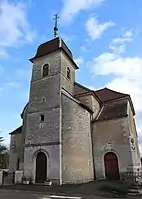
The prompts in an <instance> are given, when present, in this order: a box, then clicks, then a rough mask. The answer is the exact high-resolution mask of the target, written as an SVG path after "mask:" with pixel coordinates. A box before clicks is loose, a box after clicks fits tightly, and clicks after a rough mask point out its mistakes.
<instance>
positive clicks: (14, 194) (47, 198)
mask: <svg viewBox="0 0 142 199" xmlns="http://www.w3.org/2000/svg"><path fill="white" fill-rule="evenodd" d="M0 199H90V197H78V196H74V197H73V196H61V195H60V196H59V195H46V194H44V193H38V192H37V193H36V192H32V191H19V190H7V189H0ZM93 199H103V198H101V197H93Z"/></svg>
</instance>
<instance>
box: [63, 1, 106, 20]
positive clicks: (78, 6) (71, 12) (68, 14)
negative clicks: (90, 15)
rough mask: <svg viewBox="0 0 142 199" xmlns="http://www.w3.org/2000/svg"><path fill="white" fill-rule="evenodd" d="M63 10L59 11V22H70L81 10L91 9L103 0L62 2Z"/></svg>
mask: <svg viewBox="0 0 142 199" xmlns="http://www.w3.org/2000/svg"><path fill="white" fill-rule="evenodd" d="M62 1H63V8H62V10H61V14H60V17H61V22H63V23H67V22H70V21H72V19H73V18H74V17H75V15H77V14H78V13H79V12H80V11H81V10H88V9H91V8H92V7H93V8H94V7H96V6H99V5H101V4H102V3H103V2H104V1H105V0H77V1H76V0H68V1H67V0H62Z"/></svg>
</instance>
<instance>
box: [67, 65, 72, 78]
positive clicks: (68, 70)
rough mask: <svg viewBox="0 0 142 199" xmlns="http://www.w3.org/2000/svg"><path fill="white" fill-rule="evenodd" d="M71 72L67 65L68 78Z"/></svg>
mask: <svg viewBox="0 0 142 199" xmlns="http://www.w3.org/2000/svg"><path fill="white" fill-rule="evenodd" d="M70 73H71V72H70V69H69V67H67V78H68V79H71V77H70V76H71V74H70Z"/></svg>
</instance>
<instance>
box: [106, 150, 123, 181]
mask: <svg viewBox="0 0 142 199" xmlns="http://www.w3.org/2000/svg"><path fill="white" fill-rule="evenodd" d="M104 164H105V176H106V179H108V180H119V178H120V176H119V168H118V159H117V156H116V154H115V153H113V152H109V153H106V154H105V156H104Z"/></svg>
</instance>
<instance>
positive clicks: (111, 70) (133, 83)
mask: <svg viewBox="0 0 142 199" xmlns="http://www.w3.org/2000/svg"><path fill="white" fill-rule="evenodd" d="M133 35H134V34H133V33H132V31H131V30H129V31H126V32H124V33H123V34H122V36H121V37H120V38H116V39H114V40H112V42H111V46H112V47H114V48H110V46H109V49H110V50H111V51H112V52H109V51H108V52H105V53H103V54H101V55H100V56H98V57H96V58H94V59H93V61H92V63H91V65H92V66H93V72H94V75H102V76H108V75H113V76H114V78H113V80H111V81H109V82H108V83H107V85H105V86H106V87H108V88H110V89H113V90H116V91H118V92H123V93H128V94H130V95H131V98H132V101H133V103H134V108H135V111H136V124H137V131H138V135H139V136H140V146H141V149H142V139H141V138H142V125H141V120H142V106H141V99H142V57H137V56H134V57H128V56H124V55H123V54H122V52H125V50H126V43H128V42H131V41H133ZM121 45H123V51H121V50H120V46H121ZM141 152H142V151H141Z"/></svg>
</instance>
